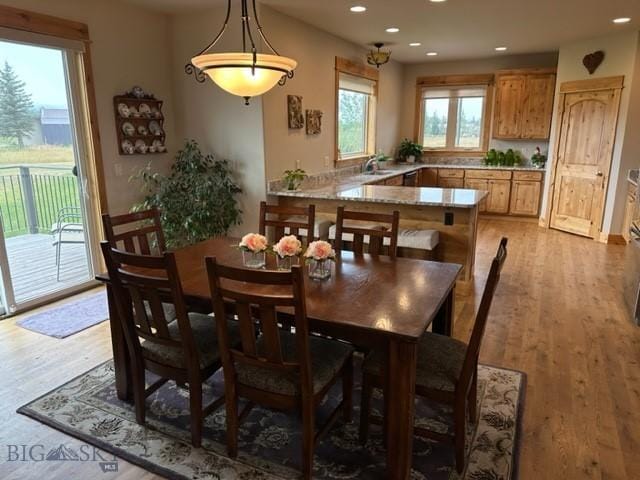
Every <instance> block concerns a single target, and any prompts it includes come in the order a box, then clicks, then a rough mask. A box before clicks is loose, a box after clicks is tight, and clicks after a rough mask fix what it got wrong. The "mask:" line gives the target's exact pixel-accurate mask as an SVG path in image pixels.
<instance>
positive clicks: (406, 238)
mask: <svg viewBox="0 0 640 480" xmlns="http://www.w3.org/2000/svg"><path fill="white" fill-rule="evenodd" d="M386 240H387V239H385V241H386ZM439 241H440V232H438V230H408V229H402V228H401V229H400V231H399V232H398V246H399V247H404V248H416V249H419V250H433V249H434V248H436V247H437V246H438V242H439Z"/></svg>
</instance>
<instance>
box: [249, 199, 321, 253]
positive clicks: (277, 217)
mask: <svg viewBox="0 0 640 480" xmlns="http://www.w3.org/2000/svg"><path fill="white" fill-rule="evenodd" d="M315 223H316V207H315V205H309V206H308V207H285V206H281V205H267V202H260V224H259V227H258V229H259V233H260V235H265V236H266V235H267V227H272V228H273V229H274V235H275V238H273V241H274V242H277V241H278V240H280V239H281V238H282V237H283V236H284V235H285V233H286V231H285V229H288V230H289V232H288V235H295V236H296V237H298V238H300V229H305V230H306V231H307V235H306V239H305V240H306V242H307V244H309V243H311V242H313V240H314V229H315Z"/></svg>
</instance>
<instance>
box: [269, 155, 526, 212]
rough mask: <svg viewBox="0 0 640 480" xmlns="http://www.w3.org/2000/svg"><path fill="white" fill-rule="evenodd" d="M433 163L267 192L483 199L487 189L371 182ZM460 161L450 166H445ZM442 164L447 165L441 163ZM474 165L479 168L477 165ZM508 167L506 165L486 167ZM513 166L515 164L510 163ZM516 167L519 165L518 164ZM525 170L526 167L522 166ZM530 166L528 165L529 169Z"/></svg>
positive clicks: (400, 199)
mask: <svg viewBox="0 0 640 480" xmlns="http://www.w3.org/2000/svg"><path fill="white" fill-rule="evenodd" d="M433 167H434V166H433V165H425V164H404V165H390V166H389V167H385V168H384V170H382V172H380V173H378V174H376V175H372V174H355V175H349V176H343V177H336V178H333V179H331V180H330V181H327V182H326V183H322V184H320V185H314V186H306V187H302V188H300V189H298V190H282V189H273V188H271V185H270V188H269V191H268V193H267V194H268V195H273V196H281V197H297V198H309V199H325V200H346V201H358V202H371V203H395V204H405V205H426V206H432V207H448V208H472V207H475V206H477V205H478V203H480V201H481V200H482V199H484V198H485V197H486V196H487V195H488V192H486V191H483V190H472V189H463V188H440V187H400V186H398V187H395V186H384V185H371V184H372V183H377V182H379V181H381V180H385V179H387V178H391V177H395V176H397V175H399V174H403V173H409V172H412V171H415V170H419V169H422V168H433ZM450 167H457V168H459V166H458V165H455V166H454V165H452V166H447V167H446V168H450ZM440 168H445V167H444V166H441V167H440ZM466 168H467V169H469V166H466ZM471 168H476V167H475V166H473V167H471ZM485 168H492V169H506V168H507V167H485ZM508 168H509V169H514V167H508ZM515 168H517V167H515ZM523 170H524V168H523ZM527 170H528V169H527Z"/></svg>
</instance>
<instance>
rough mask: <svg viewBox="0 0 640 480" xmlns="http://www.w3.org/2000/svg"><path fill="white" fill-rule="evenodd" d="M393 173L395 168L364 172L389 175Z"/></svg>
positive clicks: (366, 173)
mask: <svg viewBox="0 0 640 480" xmlns="http://www.w3.org/2000/svg"><path fill="white" fill-rule="evenodd" d="M390 173H393V170H372V171H370V172H364V174H365V175H389V174H390Z"/></svg>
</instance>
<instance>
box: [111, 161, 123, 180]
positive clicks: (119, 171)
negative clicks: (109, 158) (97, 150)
mask: <svg viewBox="0 0 640 480" xmlns="http://www.w3.org/2000/svg"><path fill="white" fill-rule="evenodd" d="M113 168H114V170H115V173H116V177H121V176H122V164H121V163H116V164H115V165H114V166H113Z"/></svg>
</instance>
